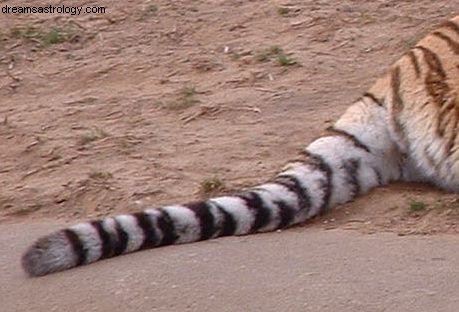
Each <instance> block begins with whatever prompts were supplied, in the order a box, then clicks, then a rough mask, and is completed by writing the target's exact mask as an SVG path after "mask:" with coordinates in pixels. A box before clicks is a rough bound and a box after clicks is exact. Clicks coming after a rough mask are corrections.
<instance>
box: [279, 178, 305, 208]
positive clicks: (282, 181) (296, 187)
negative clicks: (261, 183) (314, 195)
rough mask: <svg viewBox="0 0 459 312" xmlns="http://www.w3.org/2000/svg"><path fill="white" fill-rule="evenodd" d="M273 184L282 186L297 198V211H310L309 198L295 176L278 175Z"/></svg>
mask: <svg viewBox="0 0 459 312" xmlns="http://www.w3.org/2000/svg"><path fill="white" fill-rule="evenodd" d="M273 183H276V184H279V185H282V186H283V187H285V188H287V189H288V190H289V191H290V192H292V193H294V194H295V195H296V197H297V198H298V206H299V209H300V210H302V209H310V208H311V199H310V198H309V194H308V190H307V188H305V187H303V186H302V185H301V183H300V181H298V179H297V178H296V177H295V176H292V175H287V174H280V175H278V176H277V177H276V178H275V179H274V181H273Z"/></svg>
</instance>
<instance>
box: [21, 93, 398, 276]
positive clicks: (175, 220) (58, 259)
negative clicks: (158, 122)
mask: <svg viewBox="0 0 459 312" xmlns="http://www.w3.org/2000/svg"><path fill="white" fill-rule="evenodd" d="M356 105H360V106H362V107H363V108H366V106H367V105H372V104H366V103H364V102H362V103H359V104H356ZM362 107H361V108H354V109H362ZM375 109H377V108H375ZM370 110H371V109H370ZM351 113H353V112H352V111H351ZM345 116H346V115H345ZM377 124H378V123H377V122H373V126H374V125H377ZM338 125H339V123H337V126H338ZM368 138H371V137H368ZM368 138H366V137H365V136H362V139H363V141H360V139H357V137H355V136H354V135H352V134H350V133H348V132H346V131H345V130H343V129H338V128H336V129H334V130H332V131H331V132H330V135H328V136H324V137H321V138H319V139H317V140H316V141H314V142H313V143H311V144H310V145H309V146H308V147H307V148H306V150H305V151H304V153H303V154H302V155H301V158H300V159H298V160H297V161H294V162H291V163H290V164H288V165H287V166H286V167H285V168H284V170H283V171H282V172H281V173H279V174H278V175H277V176H275V177H274V178H273V179H272V180H271V181H269V182H268V183H265V184H261V185H258V186H256V187H253V188H250V189H248V190H245V191H242V192H240V193H239V194H236V195H232V196H222V197H216V198H211V199H208V200H205V201H199V202H194V203H189V204H184V205H172V206H165V207H161V208H154V209H147V210H144V211H142V212H138V213H134V214H127V215H119V216H115V217H108V218H105V219H102V220H96V221H92V222H87V223H80V224H77V225H74V226H71V227H69V228H67V229H63V230H59V231H57V232H55V233H52V234H50V235H48V236H45V237H42V238H40V239H38V240H37V241H36V242H35V243H34V244H33V245H32V246H31V247H30V248H29V249H28V250H27V251H26V253H25V254H24V255H23V258H22V266H23V268H24V270H25V271H26V272H27V273H28V274H29V275H30V276H41V275H45V274H48V273H51V272H56V271H62V270H65V269H69V268H72V267H75V266H79V265H83V264H89V263H92V262H95V261H97V260H101V259H104V258H109V257H113V256H117V255H121V254H126V253H129V252H133V251H137V250H141V249H149V248H153V247H159V246H164V245H170V244H181V243H189V242H195V241H200V240H205V239H211V238H216V237H221V236H228V235H246V234H250V233H256V232H266V231H273V230H276V229H280V228H285V227H288V226H292V225H295V224H298V223H301V222H304V221H305V220H307V219H310V218H312V217H314V216H316V215H317V214H319V213H322V212H324V211H326V210H327V209H329V208H331V207H333V206H335V205H337V204H340V203H344V202H347V201H350V200H352V199H353V198H354V197H355V196H357V195H359V194H362V193H365V192H367V191H368V190H369V189H370V188H372V187H374V186H377V185H381V184H385V183H387V182H389V181H390V180H393V179H394V177H396V176H397V175H399V173H398V172H397V167H396V166H394V164H392V162H390V161H388V160H387V159H385V157H386V156H388V155H389V154H388V152H384V153H381V152H383V151H382V150H378V149H379V148H380V147H378V146H379V145H378V144H386V142H384V140H380V141H378V143H377V144H376V143H374V142H373V141H368ZM386 146H387V145H386ZM381 147H382V145H381ZM390 156H391V157H393V155H390Z"/></svg>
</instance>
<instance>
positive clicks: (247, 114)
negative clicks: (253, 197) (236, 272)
mask: <svg viewBox="0 0 459 312" xmlns="http://www.w3.org/2000/svg"><path fill="white" fill-rule="evenodd" d="M13 2H14V5H20V4H28V3H29V1H25V0H15V1H13ZM4 3H5V2H0V6H1V5H3V4H4ZM9 4H10V5H13V3H9ZM61 4H66V5H69V2H64V1H62V2H61ZM72 4H73V2H72ZM96 4H97V5H99V6H105V7H106V10H107V11H106V13H105V14H97V15H89V14H86V15H80V16H70V15H62V14H55V15H40V14H33V15H5V14H1V15H0V30H1V33H0V99H1V100H0V102H1V105H0V145H1V147H2V148H1V150H0V159H1V166H0V177H1V178H0V222H27V221H30V220H36V219H46V218H52V219H60V220H76V219H78V220H79V219H88V218H94V217H99V216H104V215H109V214H115V213H120V212H126V211H134V210H138V209H141V208H145V207H149V206H159V205H163V204H168V203H177V202H183V201H189V200H191V199H196V198H200V197H203V196H208V195H209V193H217V192H218V191H221V192H228V191H231V190H234V189H238V188H241V187H246V186H250V185H253V184H255V183H259V182H262V181H264V180H266V179H267V178H269V177H271V176H272V175H273V174H275V172H276V171H277V170H279V169H280V168H281V167H282V165H283V164H285V163H286V162H287V160H288V159H291V158H294V157H295V155H296V154H297V153H298V151H299V150H300V149H301V148H303V147H304V146H305V145H306V144H307V143H308V142H310V141H311V140H312V139H313V138H315V137H316V136H318V135H319V134H320V133H321V131H322V129H324V128H325V127H326V126H327V125H330V123H331V122H332V121H333V120H334V119H336V118H337V116H339V115H340V114H341V113H342V112H343V110H344V109H345V108H346V107H347V106H348V105H349V104H350V103H351V102H352V101H353V100H354V99H356V98H357V97H358V96H359V95H360V94H361V93H362V92H363V91H364V90H365V89H366V88H367V87H369V86H370V85H371V83H372V82H373V81H374V80H375V77H377V76H378V75H380V74H381V73H382V72H383V71H384V70H385V69H386V68H387V66H388V65H390V63H391V62H393V61H394V60H395V59H397V58H398V57H399V56H400V55H402V54H403V52H404V51H406V49H407V48H408V47H410V46H412V45H413V44H414V43H415V42H416V40H417V39H418V38H419V37H420V36H422V34H424V33H425V32H426V31H428V30H430V29H431V28H432V27H433V26H434V25H435V24H436V23H439V22H440V21H442V20H445V19H447V18H449V17H452V16H454V15H455V13H457V10H458V8H459V5H458V4H459V3H458V1H457V0H442V1H430V0H420V1H408V0H406V1H400V0H397V1H395V0H387V1H357V0H353V1H351V0H347V1H325V0H317V1H312V0H311V1H263V0H257V1H240V0H231V1H191V0H190V1H166V0H157V1H139V0H135V1H113V0H100V1H97V2H95V1H86V0H84V1H83V0H82V1H78V4H77V5H96ZM214 189H217V190H216V191H215V190H214ZM311 223H312V226H315V227H323V228H346V229H347V228H352V229H358V230H361V231H365V232H369V233H371V232H374V231H395V232H397V233H399V234H401V235H405V234H411V233H421V234H427V233H437V232H449V233H458V232H459V198H458V197H456V196H455V195H451V194H444V193H442V192H440V191H438V190H435V189H433V188H431V187H428V186H424V185H406V184H398V185H393V186H389V187H384V188H380V189H377V190H375V191H372V192H371V193H370V194H369V195H367V196H364V197H362V198H360V199H358V200H357V201H355V202H353V203H350V204H347V205H345V206H344V207H341V208H340V209H338V210H337V211H335V212H332V213H331V214H328V215H326V216H324V217H321V218H319V220H314V221H313V222H311Z"/></svg>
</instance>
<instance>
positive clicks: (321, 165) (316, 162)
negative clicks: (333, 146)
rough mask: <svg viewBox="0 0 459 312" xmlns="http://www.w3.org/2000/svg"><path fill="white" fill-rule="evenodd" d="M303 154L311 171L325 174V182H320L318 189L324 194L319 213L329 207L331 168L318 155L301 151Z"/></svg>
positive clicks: (331, 190)
mask: <svg viewBox="0 0 459 312" xmlns="http://www.w3.org/2000/svg"><path fill="white" fill-rule="evenodd" d="M303 154H304V155H305V156H306V157H307V160H306V161H305V163H307V164H308V165H310V166H312V167H313V169H315V170H319V171H321V172H323V173H324V174H325V180H321V181H320V184H321V185H320V188H321V189H322V191H323V192H324V197H323V199H322V200H323V202H322V205H321V206H320V208H319V211H320V212H321V213H324V212H326V211H327V210H328V208H329V206H330V197H331V194H332V192H333V184H332V176H333V171H332V169H331V166H330V165H329V164H328V163H327V162H326V161H325V160H324V159H323V158H322V156H320V155H318V154H313V153H310V152H308V151H303Z"/></svg>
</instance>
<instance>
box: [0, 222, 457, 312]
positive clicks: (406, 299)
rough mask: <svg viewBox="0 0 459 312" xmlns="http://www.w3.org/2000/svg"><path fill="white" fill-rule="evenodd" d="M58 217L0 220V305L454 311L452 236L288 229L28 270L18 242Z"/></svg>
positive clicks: (101, 308) (53, 308) (4, 311)
mask: <svg viewBox="0 0 459 312" xmlns="http://www.w3.org/2000/svg"><path fill="white" fill-rule="evenodd" d="M57 226H59V224H57V223H52V222H47V223H36V224H27V225H26V224H8V225H6V224H5V225H0V311H2V312H10V311H72V312H73V311H75V312H78V311H85V312H87V311H111V312H115V311H263V312H265V311H321V312H324V311H339V312H343V311H349V312H350V311H352V312H356V311H365V312H373V311H391V312H392V311H416V312H423V311H426V312H427V311H429V312H430V311H432V312H443V311H445V312H446V311H450V312H457V311H459V236H447V235H441V236H424V237H421V236H416V237H414V236H412V237H398V236H396V235H392V234H376V235H362V234H359V233H356V232H351V231H340V230H332V231H324V230H316V229H307V228H295V229H292V230H287V231H284V232H282V233H270V234H262V235H254V236H249V237H231V238H224V239H218V240H213V241H208V242H201V243H197V244H191V245H182V246H172V247H165V248H160V249H155V250H149V251H144V252H139V253H135V254H131V255H126V256H122V257H118V258H115V259H109V260H105V261H101V262H99V263H96V264H92V265H89V266H86V267H81V268H78V269H74V270H70V271H67V272H63V273H58V274H53V275H49V276H46V277H42V278H27V277H26V276H25V275H24V274H23V272H22V271H21V268H20V267H19V258H20V255H21V253H22V251H23V250H24V249H25V247H26V246H27V245H28V244H29V243H30V242H31V241H32V240H33V238H34V237H36V236H37V235H39V234H43V233H46V232H48V231H49V230H51V229H55V228H56V227H57Z"/></svg>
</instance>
